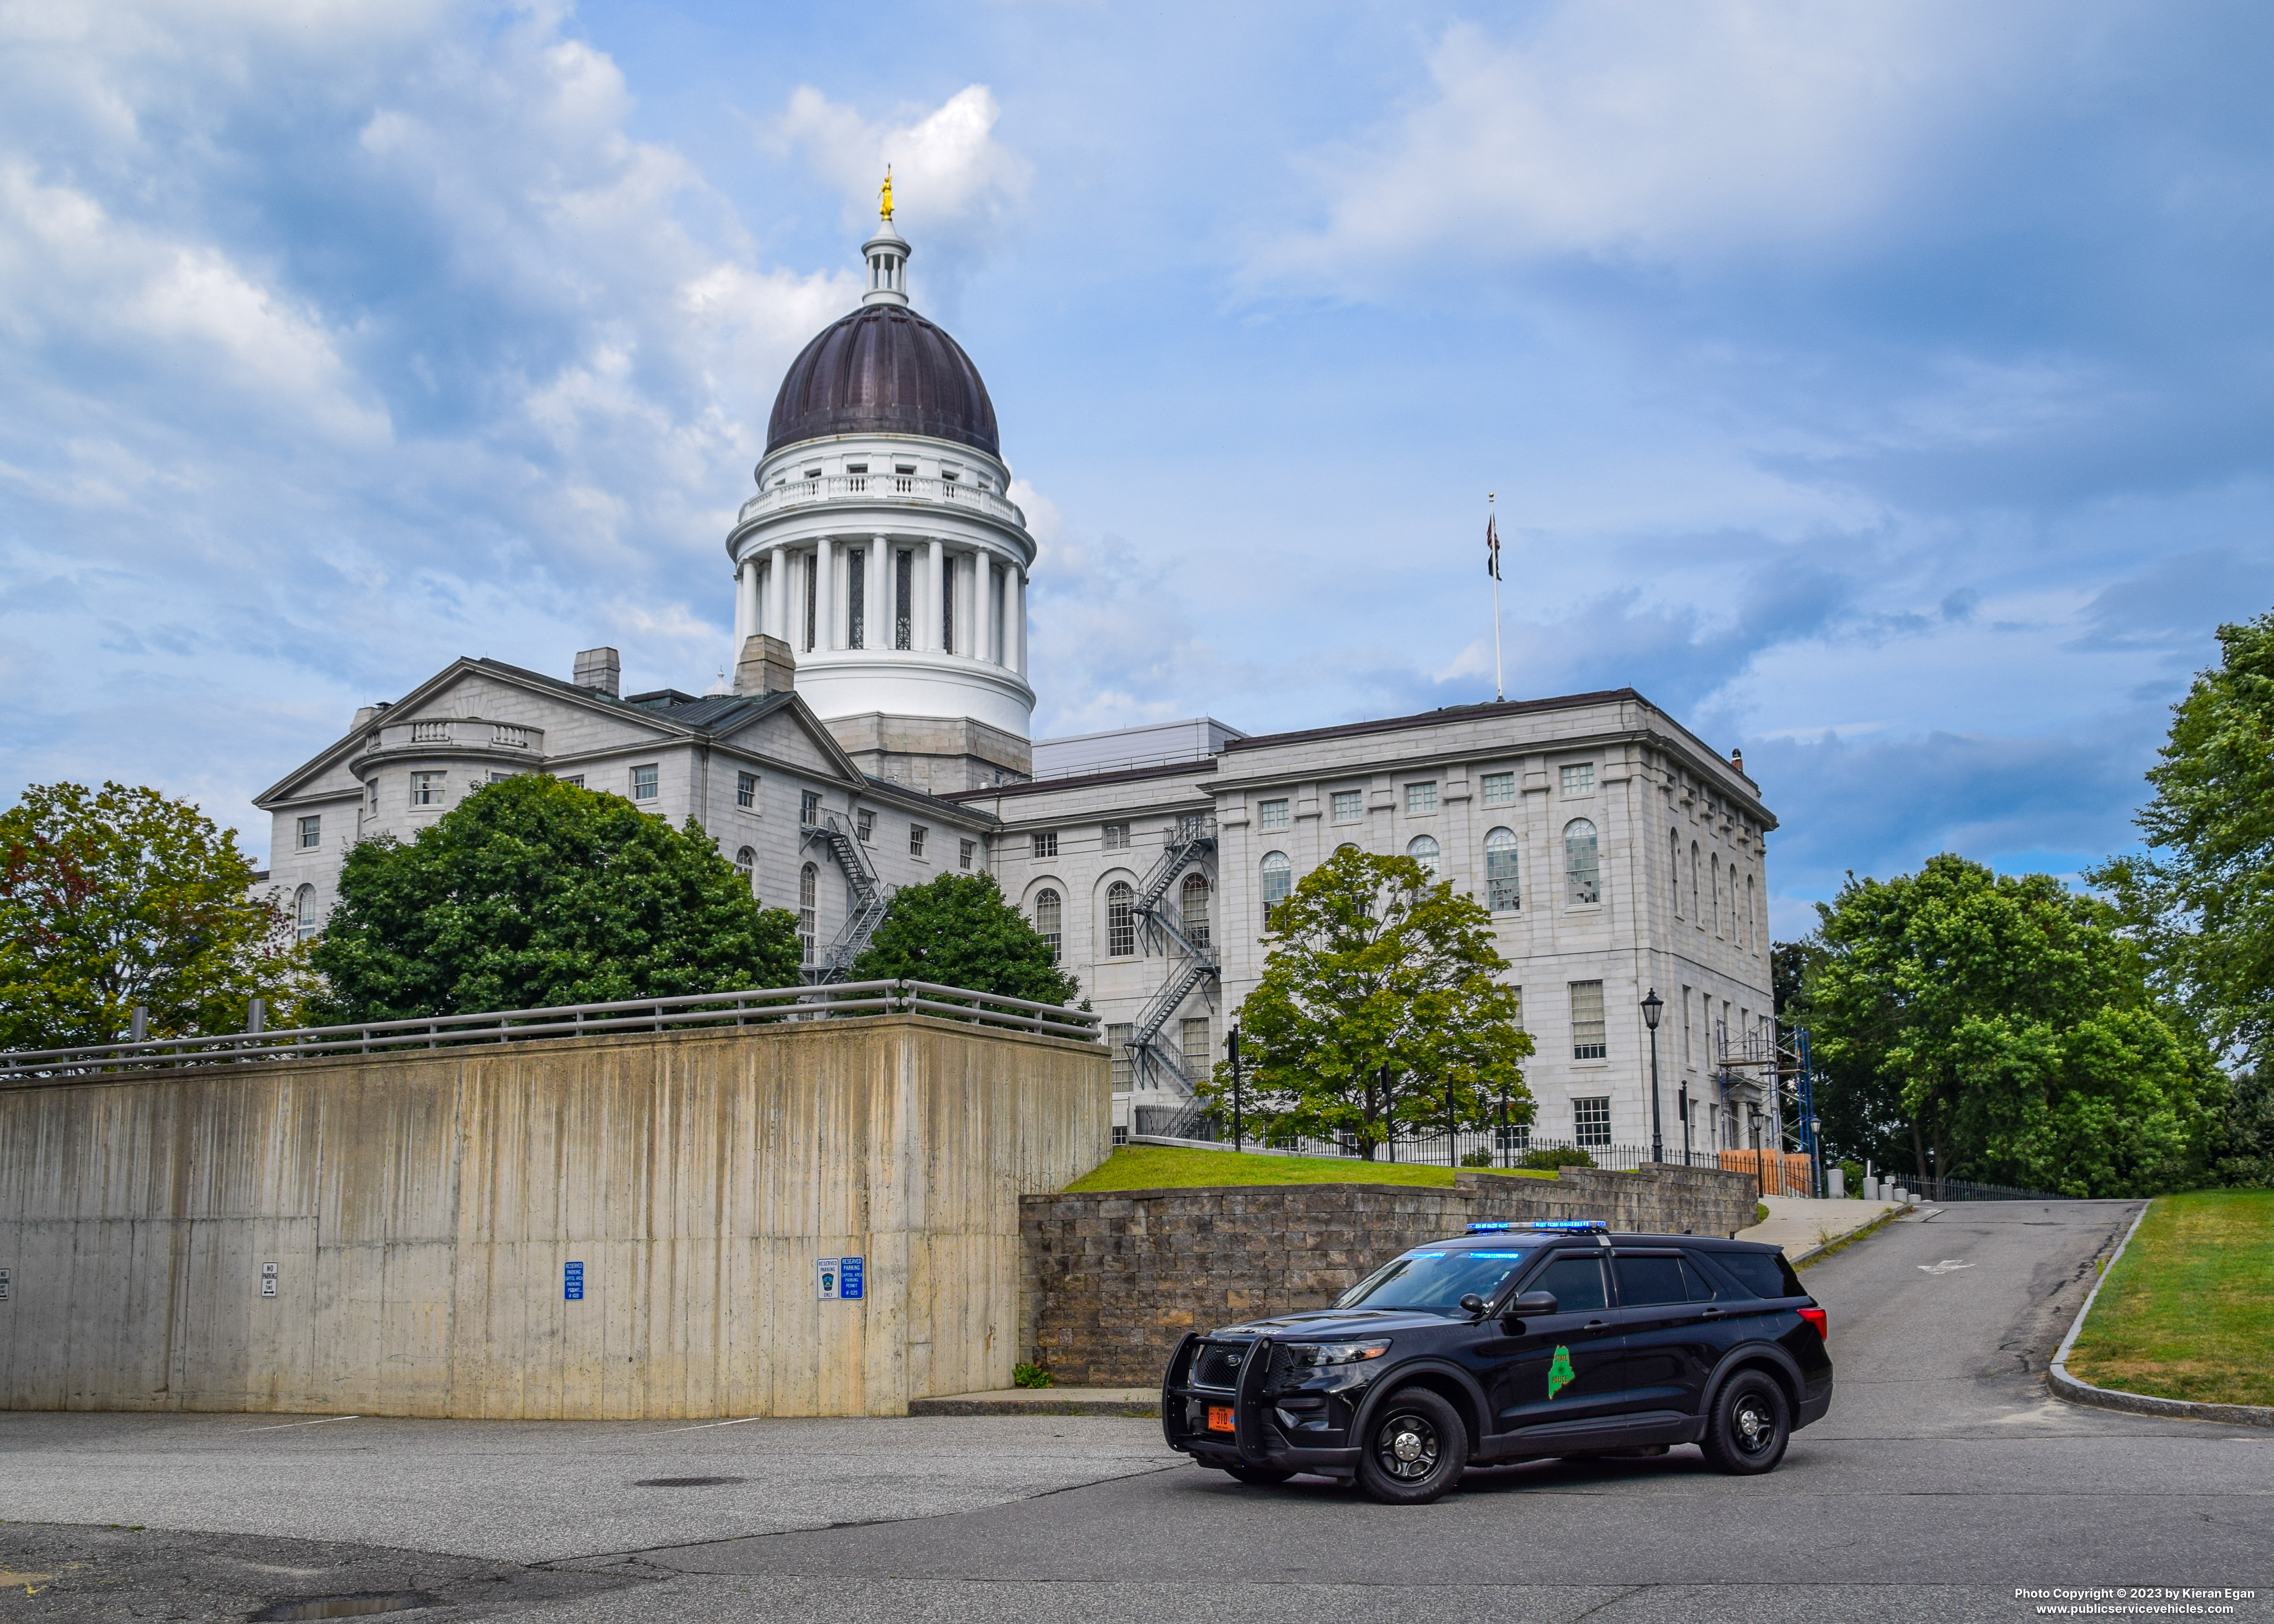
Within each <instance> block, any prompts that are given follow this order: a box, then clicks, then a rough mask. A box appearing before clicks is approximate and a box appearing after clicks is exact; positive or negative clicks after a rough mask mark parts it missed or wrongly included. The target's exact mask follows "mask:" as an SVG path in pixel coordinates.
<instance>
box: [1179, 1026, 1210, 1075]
mask: <svg viewBox="0 0 2274 1624" xmlns="http://www.w3.org/2000/svg"><path fill="white" fill-rule="evenodd" d="M1177 1036H1178V1039H1179V1040H1180V1042H1179V1047H1180V1049H1182V1050H1183V1054H1184V1061H1185V1076H1186V1079H1189V1080H1191V1081H1193V1082H1199V1081H1200V1080H1201V1079H1203V1078H1205V1077H1207V1076H1208V1075H1209V1072H1210V1071H1212V1070H1213V1069H1214V1068H1213V1067H1211V1066H1210V1065H1209V1024H1208V1017H1207V1016H1205V1015H1202V1016H1200V1017H1198V1018H1197V1019H1188V1020H1186V1022H1185V1024H1184V1025H1183V1026H1182V1027H1180V1028H1179V1029H1178V1034H1177Z"/></svg>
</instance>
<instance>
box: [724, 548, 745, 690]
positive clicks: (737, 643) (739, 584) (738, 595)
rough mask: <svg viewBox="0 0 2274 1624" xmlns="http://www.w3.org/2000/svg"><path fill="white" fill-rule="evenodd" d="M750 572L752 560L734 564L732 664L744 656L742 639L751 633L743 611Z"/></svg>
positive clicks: (730, 663)
mask: <svg viewBox="0 0 2274 1624" xmlns="http://www.w3.org/2000/svg"><path fill="white" fill-rule="evenodd" d="M749 573H750V562H749V560H748V559H744V560H742V562H741V563H739V564H736V565H735V566H734V653H733V655H732V656H730V657H729V658H728V659H727V664H728V665H733V664H734V661H735V660H738V659H740V658H742V639H743V638H745V637H747V636H749V635H750V627H749V621H748V620H745V619H744V618H743V613H742V609H743V599H744V597H745V595H746V593H747V590H748V582H749Z"/></svg>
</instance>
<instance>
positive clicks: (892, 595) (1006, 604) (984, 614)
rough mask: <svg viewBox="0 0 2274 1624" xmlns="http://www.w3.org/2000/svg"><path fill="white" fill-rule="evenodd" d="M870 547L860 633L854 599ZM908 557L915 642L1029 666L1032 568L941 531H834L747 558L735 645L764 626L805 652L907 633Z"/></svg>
mask: <svg viewBox="0 0 2274 1624" xmlns="http://www.w3.org/2000/svg"><path fill="white" fill-rule="evenodd" d="M855 553H859V554H861V555H862V556H861V569H860V571H859V573H860V575H861V577H862V585H861V602H860V604H859V605H858V607H859V609H860V614H859V616H858V617H857V618H858V621H859V631H860V640H859V642H858V643H855V641H854V633H855V615H854V613H853V610H854V608H855V605H853V604H852V603H851V602H850V601H848V599H849V597H850V594H849V591H848V583H849V582H850V581H851V579H852V576H853V575H854V573H855V572H854V570H853V568H852V561H853V560H852V555H853V554H855ZM900 553H908V554H910V557H909V560H908V599H909V603H908V650H909V651H910V652H913V653H921V654H960V655H962V656H964V657H965V658H970V659H979V660H985V661H987V662H988V663H989V664H990V665H1003V666H1007V667H1008V668H1009V669H1011V670H1013V671H1015V672H1017V673H1019V674H1020V675H1021V676H1024V675H1025V674H1026V671H1027V572H1026V571H1025V570H1024V569H1022V568H1020V567H1019V566H1018V564H1017V563H1015V562H1014V561H1013V560H1010V559H1007V558H1004V557H1002V556H1000V555H999V554H997V553H990V552H989V551H987V550H986V549H984V548H979V547H971V546H954V545H949V544H948V543H946V542H945V541H942V540H939V539H938V538H911V539H906V540H896V539H895V538H892V537H890V536H881V535H877V536H868V537H859V536H825V537H823V538H821V539H820V540H819V541H818V542H817V543H809V544H797V543H786V544H783V545H778V546H773V547H769V548H767V549H765V550H764V552H760V553H752V554H751V555H750V556H749V557H748V558H746V559H744V560H742V566H741V568H740V569H739V570H738V571H737V572H736V574H735V577H734V646H735V647H736V648H737V649H739V648H741V647H742V641H743V639H744V638H746V637H749V636H753V635H757V634H758V633H761V632H763V633H764V634H765V635H768V636H773V637H779V638H780V639H781V640H782V641H783V642H785V643H788V644H789V645H790V647H791V648H792V649H793V650H795V651H796V652H798V653H801V654H804V653H809V652H812V651H814V650H825V651H828V650H845V649H852V648H855V647H858V648H862V649H867V650H889V649H895V648H898V647H899V646H900V643H899V626H898V620H899V609H900V604H899V597H900V592H899V585H900V568H899V566H900V559H899V555H900Z"/></svg>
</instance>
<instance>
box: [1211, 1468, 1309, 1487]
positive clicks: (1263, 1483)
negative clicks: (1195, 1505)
mask: <svg viewBox="0 0 2274 1624" xmlns="http://www.w3.org/2000/svg"><path fill="white" fill-rule="evenodd" d="M1224 1470H1226V1471H1228V1472H1230V1473H1231V1475H1232V1476H1233V1477H1237V1478H1239V1480H1240V1481H1241V1482H1242V1483H1252V1484H1254V1485H1256V1486H1257V1487H1259V1488H1267V1487H1269V1485H1272V1484H1275V1483H1284V1482H1286V1481H1287V1479H1288V1478H1290V1477H1293V1476H1294V1475H1295V1474H1294V1473H1293V1472H1291V1471H1282V1470H1279V1469H1278V1468H1277V1467H1276V1466H1227V1467H1225V1468H1224Z"/></svg>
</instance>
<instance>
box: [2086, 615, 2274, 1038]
mask: <svg viewBox="0 0 2274 1624" xmlns="http://www.w3.org/2000/svg"><path fill="white" fill-rule="evenodd" d="M2218 641H2219V649H2220V660H2219V664H2218V666H2217V667H2216V668H2215V669H2212V670H2210V671H2205V672H2203V673H2200V674H2199V675H2198V676H2197V677H2196V678H2195V685H2194V686H2193V687H2192V688H2189V689H2188V691H2187V697H2186V698H2185V699H2183V700H2181V701H2180V703H2178V704H2177V705H2175V706H2173V707H2172V731H2171V735H2170V737H2169V738H2168V739H2166V740H2165V743H2164V746H2163V748H2162V750H2161V751H2160V752H2158V754H2159V756H2160V760H2159V761H2158V763H2157V765H2156V766H2154V767H2152V768H2150V770H2149V772H2148V782H2149V783H2150V786H2153V788H2154V791H2155V794H2154V798H2153V799H2152V800H2150V801H2149V803H2148V805H2147V806H2146V807H2145V808H2142V810H2141V812H2140V814H2139V817H2138V820H2137V821H2138V823H2139V825H2140V829H2141V831H2142V833H2143V834H2145V835H2146V837H2147V843H2148V846H2149V854H2147V855H2145V856H2137V857H2119V858H2115V859H2112V860H2111V861H2109V862H2107V863H2105V864H2103V865H2102V866H2101V867H2100V868H2097V869H2096V870H2095V871H2094V872H2093V873H2092V875H2091V876H2090V877H2091V878H2092V880H2093V882H2094V883H2096V884H2098V885H2100V886H2102V887H2104V888H2105V890H2106V891H2108V892H2109V893H2110V894H2111V896H2112V898H2114V899H2115V901H2116V903H2117V905H2118V906H2119V907H2120V908H2121V909H2122V911H2123V913H2124V914H2125V916H2126V918H2127V921H2129V922H2130V924H2131V925H2132V927H2133V929H2134V931H2135V935H2136V936H2137V937H2138V939H2139V940H2140V941H2141V943H2142V945H2143V946H2144V947H2145V948H2146V949H2147V950H2148V952H2149V956H2150V961H2151V963H2152V964H2153V965H2154V966H2156V968H2157V971H2158V973H2159V974H2160V975H2161V977H2162V978H2163V979H2164V981H2165V982H2166V983H2167V984H2168V986H2169V987H2170V988H2171V989H2172V992H2173V993H2174V994H2175V995H2176V996H2178V997H2180V999H2181V1000H2183V1001H2184V1002H2185V1003H2186V1004H2187V1007H2188V1009H2189V1010H2190V1011H2192V1012H2193V1013H2194V1015H2195V1017H2196V1019H2198V1020H2200V1021H2201V1022H2202V1026H2203V1028H2204V1030H2205V1031H2206V1032H2207V1033H2209V1034H2210V1037H2211V1040H2212V1041H2213V1042H2214V1043H2215V1044H2216V1045H2217V1046H2218V1048H2219V1049H2221V1050H2222V1051H2223V1052H2229V1053H2233V1052H2240V1053H2241V1054H2243V1055H2245V1056H2248V1057H2249V1059H2250V1060H2251V1062H2252V1063H2253V1064H2255V1065H2257V1066H2259V1067H2262V1068H2263V1067H2265V1066H2267V1065H2268V1064H2270V1062H2274V1052H2270V1050H2274V614H2266V615H2261V616H2260V617H2259V618H2258V619H2256V620H2251V621H2248V622H2246V623H2244V624H2242V625H2239V626H2222V627H2220V628H2218Z"/></svg>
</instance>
